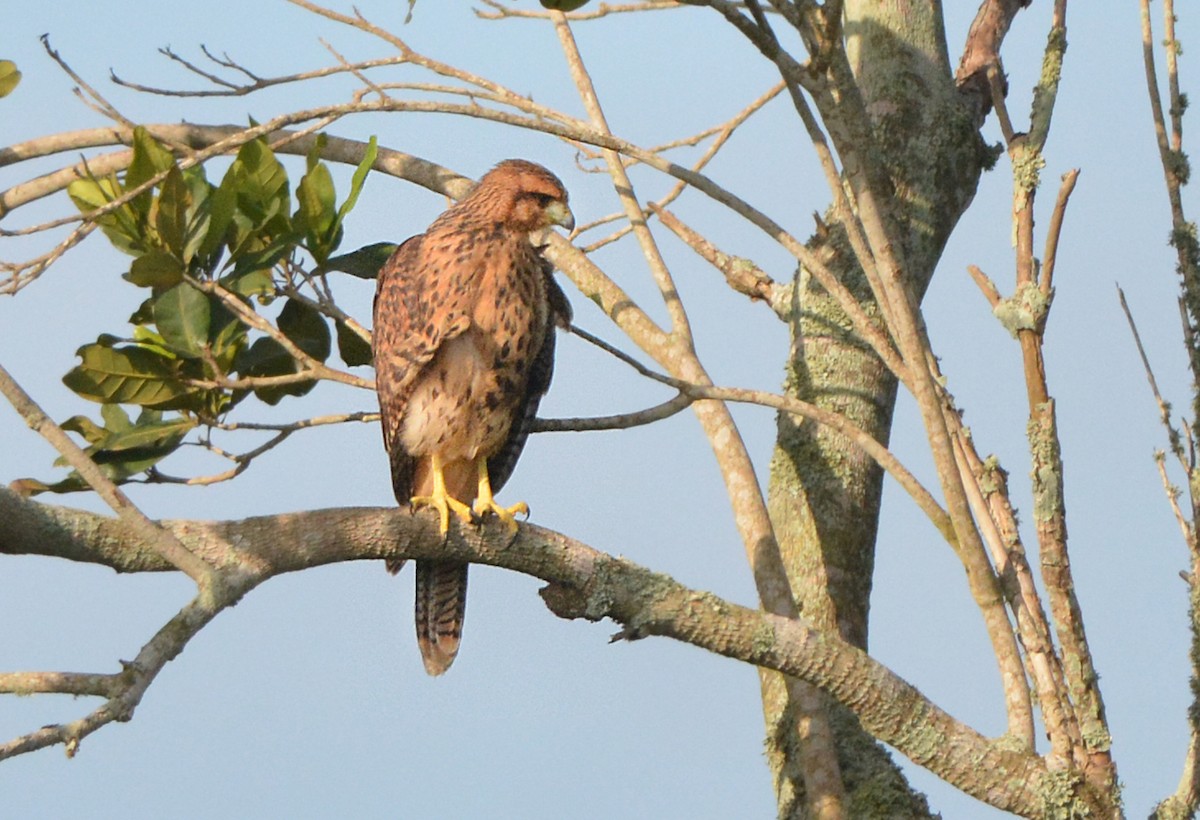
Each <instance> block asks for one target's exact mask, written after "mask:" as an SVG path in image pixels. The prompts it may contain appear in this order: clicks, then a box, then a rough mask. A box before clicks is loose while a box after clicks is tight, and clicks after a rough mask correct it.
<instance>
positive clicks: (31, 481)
mask: <svg viewBox="0 0 1200 820" xmlns="http://www.w3.org/2000/svg"><path fill="white" fill-rule="evenodd" d="M8 488H9V489H10V490H12V491H13V492H15V493H17V494H19V495H22V496H24V497H26V498H29V497H31V496H35V495H38V494H40V493H77V492H79V491H81V490H90V489H91V487H89V486H88V484H87V482H86V481H84V480H83V477H82V476H80V475H79V473H76V472H72V473H71V474H70V475H69V476H67V477H66V478H64V479H63V480H62V481H57V482H55V483H54V484H47V483H46V482H44V481H38V480H37V479H36V478H18V479H17V480H16V481H13V482H10V483H9V485H8Z"/></svg>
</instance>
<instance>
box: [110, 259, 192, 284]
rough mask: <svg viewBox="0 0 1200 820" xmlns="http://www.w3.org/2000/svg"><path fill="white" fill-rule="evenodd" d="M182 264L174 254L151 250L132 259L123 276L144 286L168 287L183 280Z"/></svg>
mask: <svg viewBox="0 0 1200 820" xmlns="http://www.w3.org/2000/svg"><path fill="white" fill-rule="evenodd" d="M183 271H184V267H183V264H182V263H181V262H180V261H179V260H178V259H176V258H175V256H174V254H170V253H167V252H166V251H160V250H151V251H147V252H146V253H144V254H142V255H141V256H139V257H138V258H136V259H134V260H133V264H132V265H130V266H129V273H126V274H124V275H123V278H124V279H125V280H126V281H128V282H132V283H133V284H135V285H139V286H141V287H144V288H156V289H161V288H169V287H171V286H172V285H176V284H178V283H179V282H181V281H183Z"/></svg>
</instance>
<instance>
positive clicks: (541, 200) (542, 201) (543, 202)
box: [533, 194, 554, 208]
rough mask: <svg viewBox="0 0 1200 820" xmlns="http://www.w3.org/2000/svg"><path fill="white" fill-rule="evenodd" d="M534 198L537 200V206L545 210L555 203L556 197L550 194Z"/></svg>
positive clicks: (538, 195)
mask: <svg viewBox="0 0 1200 820" xmlns="http://www.w3.org/2000/svg"><path fill="white" fill-rule="evenodd" d="M533 198H534V199H536V200H537V204H538V205H539V206H541V207H543V208H547V207H549V205H550V203H551V202H553V201H554V197H553V196H552V195H550V194H534V195H533Z"/></svg>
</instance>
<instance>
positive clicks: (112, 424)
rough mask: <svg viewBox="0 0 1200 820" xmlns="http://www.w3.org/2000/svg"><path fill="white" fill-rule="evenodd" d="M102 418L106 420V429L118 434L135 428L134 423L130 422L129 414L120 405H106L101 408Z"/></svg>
mask: <svg viewBox="0 0 1200 820" xmlns="http://www.w3.org/2000/svg"><path fill="white" fill-rule="evenodd" d="M100 418H102V419H104V426H105V427H107V428H108V429H109V430H115V431H117V432H118V433H119V432H122V431H124V430H128V429H129V428H130V427H132V426H133V422H132V421H130V420H129V414H128V413H126V412H125V409H124V408H123V407H121V405H119V404H106V405H104V406H103V407H101V408H100Z"/></svg>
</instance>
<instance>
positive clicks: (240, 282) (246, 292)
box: [221, 268, 275, 297]
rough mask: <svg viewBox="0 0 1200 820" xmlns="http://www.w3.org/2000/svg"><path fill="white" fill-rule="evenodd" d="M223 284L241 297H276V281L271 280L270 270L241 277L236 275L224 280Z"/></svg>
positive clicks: (252, 272)
mask: <svg viewBox="0 0 1200 820" xmlns="http://www.w3.org/2000/svg"><path fill="white" fill-rule="evenodd" d="M221 284H222V285H223V286H224V287H225V288H226V289H227V290H231V291H233V292H234V293H236V294H238V295H239V296H246V297H250V296H261V295H269V296H274V295H275V280H274V279H272V278H271V270H270V268H265V269H264V268H260V269H258V270H252V271H250V272H249V273H244V274H241V275H237V274H236V273H235V274H234V275H233V276H227V277H225V278H224V279H222V280H221Z"/></svg>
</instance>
